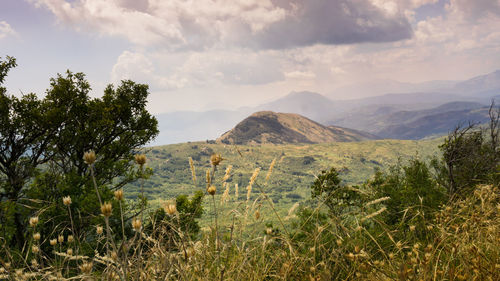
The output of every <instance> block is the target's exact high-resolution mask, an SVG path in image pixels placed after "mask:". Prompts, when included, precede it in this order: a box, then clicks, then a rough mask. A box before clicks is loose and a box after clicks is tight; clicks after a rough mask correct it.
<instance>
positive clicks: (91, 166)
mask: <svg viewBox="0 0 500 281" xmlns="http://www.w3.org/2000/svg"><path fill="white" fill-rule="evenodd" d="M89 167H90V175H91V177H92V182H93V183H94V187H95V192H96V193H97V198H98V199H99V205H100V206H102V199H101V194H99V189H97V182H96V180H95V174H94V164H92V165H90V166H89Z"/></svg>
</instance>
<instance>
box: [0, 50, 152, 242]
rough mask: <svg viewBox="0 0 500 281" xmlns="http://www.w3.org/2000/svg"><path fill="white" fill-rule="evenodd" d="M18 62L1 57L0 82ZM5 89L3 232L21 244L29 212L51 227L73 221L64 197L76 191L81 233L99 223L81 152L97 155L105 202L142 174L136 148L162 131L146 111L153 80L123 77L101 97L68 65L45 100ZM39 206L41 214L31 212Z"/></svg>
mask: <svg viewBox="0 0 500 281" xmlns="http://www.w3.org/2000/svg"><path fill="white" fill-rule="evenodd" d="M14 66H15V60H14V59H12V58H8V61H7V62H1V61H0V83H1V82H3V81H4V78H5V76H6V74H7V71H8V70H9V69H10V68H12V67H14ZM5 92H6V90H5V88H1V94H0V122H1V123H2V126H0V178H2V180H4V179H5V182H3V183H2V184H1V185H0V202H1V203H0V204H1V205H2V206H1V207H2V208H0V210H2V216H3V214H10V213H12V214H13V219H12V220H3V221H1V223H2V225H1V227H2V230H3V231H4V233H5V235H4V238H5V239H6V240H7V241H10V242H14V240H16V242H17V247H18V248H19V249H21V248H22V247H23V246H24V242H25V232H26V231H25V230H26V228H27V219H28V216H30V215H40V216H41V217H40V219H41V220H42V221H44V222H47V223H44V224H43V225H44V230H43V231H46V233H50V231H51V230H50V227H51V226H54V225H61V224H62V225H67V224H68V223H69V222H68V218H67V216H66V215H65V213H64V209H65V208H64V206H62V201H61V200H62V197H63V196H71V197H72V200H73V203H74V204H73V206H74V208H77V209H78V210H80V212H81V213H80V216H82V217H83V219H82V220H80V222H81V223H80V224H77V225H76V226H75V227H76V232H77V233H81V232H83V231H84V229H86V228H89V227H90V225H92V224H93V223H96V222H99V221H101V220H102V219H101V218H99V217H98V216H96V215H97V214H99V212H100V211H99V210H100V207H99V201H98V200H97V198H96V194H95V189H94V187H93V182H92V180H91V179H90V177H89V166H88V165H87V164H86V163H85V162H84V160H83V158H82V157H83V154H84V152H86V151H89V150H94V151H95V152H96V154H97V161H96V162H95V164H94V169H95V179H96V183H97V185H98V187H99V189H100V190H101V195H102V197H103V200H104V201H109V200H111V198H112V191H113V190H114V189H117V188H121V187H123V186H124V185H125V184H127V183H130V182H132V181H134V180H136V179H137V178H139V177H141V176H142V173H139V172H138V171H137V169H135V168H134V164H133V157H134V153H136V152H135V151H136V150H137V149H140V148H142V147H143V146H144V145H145V144H147V143H148V142H149V141H150V140H151V139H153V138H154V137H155V136H156V135H157V134H158V128H157V126H158V124H157V120H156V119H155V118H154V117H153V116H152V115H151V114H150V113H149V112H147V110H146V102H147V96H148V86H147V85H143V84H136V83H134V82H132V81H122V82H121V84H120V85H119V86H118V87H116V88H115V87H113V86H112V85H109V86H108V87H107V88H106V89H105V91H104V95H103V96H102V98H91V97H90V96H89V93H90V85H89V83H88V82H87V81H86V79H85V75H84V74H83V73H72V72H70V71H67V72H66V75H64V76H63V75H61V74H58V75H57V77H56V78H53V79H51V81H50V88H49V89H48V90H47V95H46V96H45V97H44V98H43V99H42V100H40V99H38V98H37V96H36V95H35V94H29V95H23V96H22V97H21V98H17V97H15V96H8V95H6V94H5ZM4 198H5V199H6V200H4ZM36 207H41V208H40V212H39V213H37V214H33V213H32V211H31V209H32V208H36ZM115 207H116V206H115ZM101 222H102V221H101ZM111 223H112V224H113V223H114V222H113V221H112V222H111ZM116 224H118V222H116ZM12 227H14V229H15V232H12V231H11V229H12ZM14 238H15V239H14ZM11 244H12V243H11Z"/></svg>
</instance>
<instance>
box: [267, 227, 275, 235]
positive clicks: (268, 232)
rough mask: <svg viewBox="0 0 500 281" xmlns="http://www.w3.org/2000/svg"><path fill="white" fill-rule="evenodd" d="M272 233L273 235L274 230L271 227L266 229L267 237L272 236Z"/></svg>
mask: <svg viewBox="0 0 500 281" xmlns="http://www.w3.org/2000/svg"><path fill="white" fill-rule="evenodd" d="M272 233H273V229H272V228H270V227H268V228H266V234H267V235H271V234H272Z"/></svg>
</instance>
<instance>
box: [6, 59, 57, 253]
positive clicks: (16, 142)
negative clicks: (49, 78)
mask: <svg viewBox="0 0 500 281" xmlns="http://www.w3.org/2000/svg"><path fill="white" fill-rule="evenodd" d="M15 66H16V61H15V59H14V58H12V57H7V61H5V62H0V85H1V84H2V83H3V82H4V79H5V77H6V76H7V73H8V71H9V70H10V69H11V68H13V67H15ZM48 112H49V109H48V107H47V104H46V103H45V102H43V101H40V100H38V98H37V97H36V95H34V94H28V95H23V96H22V97H21V98H17V97H15V96H8V95H7V90H6V89H5V88H4V87H0V124H1V125H0V173H1V175H2V177H3V178H4V179H5V183H3V184H2V185H1V186H0V203H1V204H2V208H1V209H0V210H1V212H5V213H11V214H12V219H13V221H12V222H11V223H13V224H14V228H15V233H16V235H15V237H16V242H17V246H18V247H19V248H21V247H22V246H23V243H24V239H23V237H24V228H25V227H24V225H25V222H24V221H23V217H22V213H23V210H22V207H21V206H22V204H26V203H27V202H26V200H25V199H26V198H25V196H24V193H23V192H24V191H23V187H24V186H25V184H26V182H27V181H28V180H29V179H30V178H31V177H32V176H33V175H34V172H35V169H36V167H38V166H39V165H41V164H44V163H46V162H48V161H49V160H50V159H52V157H53V156H54V154H53V152H51V151H50V146H51V140H52V139H53V138H54V137H55V135H56V132H57V129H56V128H57V127H58V125H59V124H57V121H56V122H54V120H51V119H50V118H48V116H49V114H48ZM7 206H9V208H7ZM11 208H13V210H10V211H9V210H8V209H11ZM1 217H2V221H0V223H2V225H3V227H4V233H5V226H6V224H8V219H9V217H8V216H5V215H3V214H2V216H1ZM12 241H13V242H14V240H12Z"/></svg>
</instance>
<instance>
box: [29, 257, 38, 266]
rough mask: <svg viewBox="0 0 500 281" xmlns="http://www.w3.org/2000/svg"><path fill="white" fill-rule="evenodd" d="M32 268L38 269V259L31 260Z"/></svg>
mask: <svg viewBox="0 0 500 281" xmlns="http://www.w3.org/2000/svg"><path fill="white" fill-rule="evenodd" d="M31 266H32V267H38V262H37V261H36V259H32V260H31Z"/></svg>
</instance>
